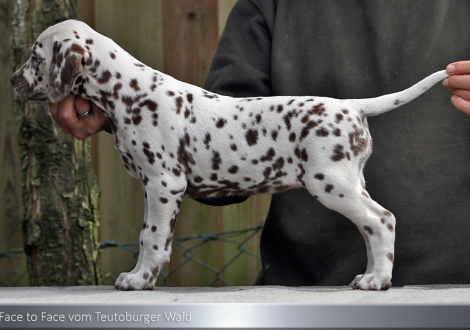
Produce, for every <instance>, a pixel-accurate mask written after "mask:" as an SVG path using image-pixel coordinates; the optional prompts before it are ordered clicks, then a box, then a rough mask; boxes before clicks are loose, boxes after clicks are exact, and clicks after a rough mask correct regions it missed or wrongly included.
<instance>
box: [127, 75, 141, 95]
mask: <svg viewBox="0 0 470 330" xmlns="http://www.w3.org/2000/svg"><path fill="white" fill-rule="evenodd" d="M129 86H130V87H131V88H132V89H134V90H135V91H136V92H138V91H140V87H139V82H138V81H137V79H135V78H134V79H131V82H130V83H129Z"/></svg>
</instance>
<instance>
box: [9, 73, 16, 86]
mask: <svg viewBox="0 0 470 330" xmlns="http://www.w3.org/2000/svg"><path fill="white" fill-rule="evenodd" d="M15 80H16V75H15V74H14V75H12V76H11V78H10V82H11V84H12V85H14V84H15Z"/></svg>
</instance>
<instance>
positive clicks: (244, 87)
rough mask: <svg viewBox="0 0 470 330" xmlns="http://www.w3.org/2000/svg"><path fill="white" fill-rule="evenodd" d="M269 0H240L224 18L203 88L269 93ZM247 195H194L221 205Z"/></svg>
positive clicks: (271, 18)
mask: <svg viewBox="0 0 470 330" xmlns="http://www.w3.org/2000/svg"><path fill="white" fill-rule="evenodd" d="M273 21H274V4H273V2H272V1H268V0H262V1H250V0H239V1H237V3H236V4H235V5H234V7H233V9H232V11H231V12H230V15H229V17H228V19H227V24H226V26H225V29H224V31H223V33H222V35H221V37H220V41H219V44H218V46H217V50H216V52H215V55H214V58H213V60H212V64H211V68H210V70H209V74H208V76H207V79H206V84H205V86H204V87H205V88H206V89H207V90H210V91H212V92H215V93H218V94H222V95H230V96H234V97H250V96H271V95H272V93H271V74H270V72H271V31H272V25H273ZM248 197H249V196H231V197H217V198H197V199H195V200H197V201H198V202H201V203H203V204H207V205H212V206H224V205H229V204H236V203H241V202H244V201H245V200H247V199H248Z"/></svg>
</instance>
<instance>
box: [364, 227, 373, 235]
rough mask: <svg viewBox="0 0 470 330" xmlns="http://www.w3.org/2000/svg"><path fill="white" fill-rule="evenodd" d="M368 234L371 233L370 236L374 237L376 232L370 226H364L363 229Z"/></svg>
mask: <svg viewBox="0 0 470 330" xmlns="http://www.w3.org/2000/svg"><path fill="white" fill-rule="evenodd" d="M362 228H363V229H364V230H365V231H366V232H368V233H369V235H371V236H372V235H374V231H373V230H372V228H370V227H369V226H363V227H362Z"/></svg>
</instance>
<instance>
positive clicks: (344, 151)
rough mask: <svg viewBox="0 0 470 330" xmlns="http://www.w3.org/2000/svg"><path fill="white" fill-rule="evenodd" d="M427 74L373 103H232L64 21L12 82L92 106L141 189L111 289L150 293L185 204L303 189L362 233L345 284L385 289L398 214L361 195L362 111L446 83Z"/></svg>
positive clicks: (38, 96)
mask: <svg viewBox="0 0 470 330" xmlns="http://www.w3.org/2000/svg"><path fill="white" fill-rule="evenodd" d="M446 77H447V74H446V73H445V71H439V72H436V73H434V74H432V75H430V76H429V77H427V78H425V79H424V80H422V81H420V82H419V83H417V84H416V85H414V86H412V87H411V88H409V89H406V90H404V91H402V92H398V93H395V94H390V95H385V96H381V97H377V98H372V99H360V100H337V99H332V98H326V97H311V96H308V97H285V96H282V97H259V98H232V97H228V96H222V95H217V94H214V93H211V92H208V91H206V90H203V89H201V88H199V87H196V86H193V85H190V84H187V83H184V82H181V81H178V80H176V79H174V78H172V77H170V76H168V75H165V74H163V73H161V72H159V71H156V70H153V69H152V68H150V67H148V66H146V65H144V64H142V63H141V62H139V61H138V60H136V59H135V58H133V57H132V56H131V55H129V54H128V53H127V52H126V51H124V50H123V49H122V48H120V47H119V46H118V45H117V44H116V43H114V42H113V41H112V40H111V39H108V38H106V37H104V36H102V35H100V34H99V33H97V32H95V31H94V30H92V29H91V28H90V27H88V26H87V25H86V24H84V23H82V22H79V21H74V20H69V21H65V22H62V23H59V24H57V25H54V26H52V27H50V28H48V29H47V30H45V31H44V32H43V33H42V34H41V35H40V36H39V38H38V40H37V41H36V43H35V44H34V45H33V47H32V53H31V57H30V59H29V60H28V61H27V62H26V63H25V64H24V65H23V66H22V67H21V68H20V69H19V70H18V71H17V72H15V73H14V75H13V76H12V78H11V82H12V83H13V85H14V88H15V91H16V92H17V93H18V94H19V95H20V96H22V97H24V98H26V99H28V100H49V101H50V102H59V101H60V100H62V99H63V98H65V97H66V96H67V95H68V94H69V93H72V94H75V95H80V96H82V97H83V98H85V99H88V100H91V101H92V102H94V103H96V104H97V105H98V106H99V107H100V108H101V109H102V110H103V112H104V113H105V115H106V117H107V119H108V120H109V123H110V125H111V127H112V130H113V133H114V138H115V144H116V148H117V150H118V152H119V154H120V155H121V158H122V161H123V163H124V166H125V167H126V169H127V171H128V172H129V173H130V175H132V176H133V177H135V178H137V179H139V180H140V181H141V182H142V184H143V188H144V190H145V219H144V224H143V227H142V230H141V233H140V245H141V246H140V253H139V259H138V262H137V265H136V266H135V268H134V270H133V271H131V272H130V273H123V274H121V275H120V276H119V278H118V279H117V281H116V284H115V287H116V288H117V289H121V290H139V289H152V288H153V287H154V283H155V280H156V278H157V275H158V273H159V271H160V269H161V267H162V265H163V264H164V263H165V262H169V258H170V253H171V243H172V239H173V230H174V226H175V222H176V217H177V215H178V211H179V208H180V205H181V201H182V199H183V197H193V198H196V197H211V196H228V195H252V194H258V193H275V192H281V191H285V190H287V189H293V188H306V189H307V190H308V191H309V192H310V193H311V194H312V195H313V196H314V197H315V198H316V199H318V201H320V202H321V203H322V204H323V205H325V206H326V207H328V208H330V209H333V210H335V211H338V212H339V213H341V214H343V215H344V216H346V217H347V218H349V219H350V220H351V221H352V222H353V223H354V224H356V226H357V227H358V228H359V231H360V232H361V233H362V235H363V236H364V239H365V242H366V246H367V257H368V263H367V269H366V271H365V273H364V274H361V275H358V276H356V278H355V279H354V280H353V281H352V283H351V284H350V285H351V286H352V287H353V288H359V289H363V290H371V289H372V290H380V289H388V288H389V287H390V286H391V281H390V280H391V277H392V267H393V255H394V240H395V217H394V216H393V215H392V213H391V212H389V211H388V210H386V209H384V208H383V207H382V206H380V205H379V204H377V203H376V202H375V201H374V200H372V199H371V198H370V196H369V194H368V193H367V191H366V187H365V181H364V177H363V173H362V171H363V167H364V164H365V162H366V160H367V158H368V157H369V156H370V153H371V151H372V140H371V137H370V134H369V130H368V126H367V120H366V118H367V117H368V116H375V115H378V114H381V113H384V112H386V111H389V110H392V109H395V108H397V107H399V106H400V105H402V104H405V103H407V102H409V101H411V100H413V99H414V98H416V97H418V96H419V95H421V94H422V93H424V92H425V91H426V90H427V89H429V88H430V87H431V86H433V85H434V84H436V83H437V82H439V81H441V80H442V79H444V78H446Z"/></svg>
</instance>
